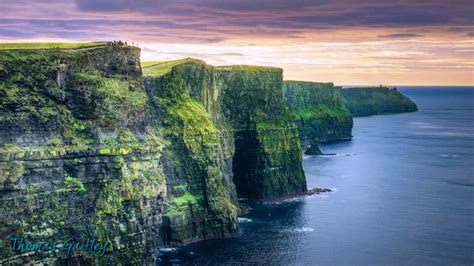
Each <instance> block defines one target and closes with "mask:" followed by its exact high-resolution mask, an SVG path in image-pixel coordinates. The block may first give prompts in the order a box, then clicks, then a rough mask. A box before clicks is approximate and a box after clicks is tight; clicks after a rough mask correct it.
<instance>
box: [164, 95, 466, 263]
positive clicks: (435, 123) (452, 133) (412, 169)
mask: <svg viewBox="0 0 474 266" xmlns="http://www.w3.org/2000/svg"><path fill="white" fill-rule="evenodd" d="M399 90H400V91H401V92H402V93H403V94H405V95H407V96H408V97H410V98H411V99H412V100H414V101H415V102H416V103H417V105H418V108H419V111H418V112H415V113H403V114H388V115H378V116H369V117H357V118H355V119H354V129H353V139H352V140H351V141H345V142H338V143H333V144H327V145H323V146H322V150H323V152H325V153H335V154H336V155H333V156H329V155H328V156H305V157H304V163H303V164H304V170H305V173H306V178H307V182H308V188H313V187H323V188H331V189H332V190H333V192H330V193H324V194H320V195H313V196H308V197H304V198H300V199H293V200H289V201H286V202H283V203H280V204H275V205H266V206H255V207H254V209H253V210H251V211H250V212H249V213H247V214H245V215H243V216H242V217H241V218H240V219H239V221H240V226H241V229H242V236H241V237H238V238H233V239H223V240H210V241H204V242H200V243H196V244H191V245H188V246H186V247H183V248H179V249H171V250H167V251H166V252H160V253H161V263H160V264H178V265H180V264H199V265H202V264H212V265H229V264H247V265H248V264H250V265H473V264H474V174H473V173H474V88H466V87H399Z"/></svg>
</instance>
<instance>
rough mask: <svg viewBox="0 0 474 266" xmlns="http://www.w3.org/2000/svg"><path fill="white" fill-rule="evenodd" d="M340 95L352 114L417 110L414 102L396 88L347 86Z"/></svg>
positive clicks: (361, 114) (363, 114) (364, 114)
mask: <svg viewBox="0 0 474 266" xmlns="http://www.w3.org/2000/svg"><path fill="white" fill-rule="evenodd" d="M342 95H343V97H344V103H345V105H346V106H347V108H348V109H349V111H351V113H352V114H353V115H354V116H366V115H376V114H386V113H404V112H416V111H418V108H417V106H416V104H415V103H414V102H413V101H412V100H410V98H408V97H406V96H404V95H403V94H401V93H400V92H399V91H397V89H396V88H393V89H390V88H387V87H362V88H347V89H344V90H342Z"/></svg>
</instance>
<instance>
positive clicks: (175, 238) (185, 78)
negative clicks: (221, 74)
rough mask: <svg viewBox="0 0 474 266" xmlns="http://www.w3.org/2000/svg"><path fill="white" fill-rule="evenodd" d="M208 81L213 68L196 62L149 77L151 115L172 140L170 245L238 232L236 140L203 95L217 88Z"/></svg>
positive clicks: (169, 162) (166, 227) (168, 173)
mask: <svg viewBox="0 0 474 266" xmlns="http://www.w3.org/2000/svg"><path fill="white" fill-rule="evenodd" d="M161 67H164V66H161ZM161 67H160V68H161ZM208 82H209V75H208V73H207V69H205V67H204V65H202V64H194V63H189V64H178V65H177V66H173V68H172V69H171V68H170V69H169V71H168V72H167V73H162V74H156V73H155V74H154V75H150V76H147V77H146V78H145V88H146V89H147V92H148V95H149V99H150V102H151V104H150V106H151V120H152V121H153V123H157V125H158V126H159V127H160V128H161V130H162V132H163V133H164V136H165V137H166V140H167V141H168V142H169V145H168V149H167V154H166V156H165V158H166V160H165V162H164V165H165V175H166V179H167V184H168V191H169V197H168V198H167V200H166V204H165V210H164V213H163V220H164V224H163V234H164V235H163V241H164V244H165V245H180V244H184V243H188V242H192V241H197V240H201V239H209V238H217V237H226V236H233V235H236V234H237V233H238V229H237V213H238V207H237V204H236V196H235V187H234V185H233V182H232V172H231V171H232V169H231V156H232V149H233V146H232V145H231V143H229V141H228V139H227V135H228V133H227V131H226V128H225V126H218V124H217V122H215V121H213V119H212V118H211V116H210V114H209V112H208V111H207V110H206V108H205V107H204V105H203V101H202V99H203V97H206V96H205V95H206V94H207V93H212V92H210V91H209V92H208V91H207V89H208V87H207V86H206V84H207V83H208Z"/></svg>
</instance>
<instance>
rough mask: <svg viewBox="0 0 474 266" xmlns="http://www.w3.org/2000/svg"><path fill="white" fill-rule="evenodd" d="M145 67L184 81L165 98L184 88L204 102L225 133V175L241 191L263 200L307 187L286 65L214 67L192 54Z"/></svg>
mask: <svg viewBox="0 0 474 266" xmlns="http://www.w3.org/2000/svg"><path fill="white" fill-rule="evenodd" d="M144 72H145V75H149V76H160V77H159V79H161V80H165V79H168V80H174V81H173V83H174V84H179V85H178V86H177V87H178V88H180V90H177V91H175V92H173V93H171V94H169V95H168V96H166V95H164V93H162V94H163V96H161V98H162V99H161V101H167V100H170V99H171V98H174V97H175V96H174V95H180V94H181V95H183V94H184V96H185V97H186V98H187V97H189V98H191V99H193V100H194V101H197V102H198V103H201V104H202V105H203V107H204V109H205V110H206V112H207V113H208V114H209V116H210V117H211V119H212V122H213V123H214V125H215V127H216V128H217V130H218V131H220V132H221V135H222V138H221V141H220V142H221V143H223V147H224V149H223V152H224V154H223V156H221V157H222V158H226V159H224V161H225V163H222V164H221V165H223V166H224V168H223V172H224V176H225V177H224V180H226V181H225V182H226V183H229V182H230V181H228V180H229V179H230V178H232V180H233V181H234V183H235V186H236V189H237V193H238V195H239V196H242V197H247V198H250V199H252V200H261V199H268V198H274V197H279V196H285V195H289V194H293V193H298V192H302V191H305V190H306V182H305V178H304V173H303V170H302V166H301V150H300V147H299V146H300V145H299V140H298V135H297V129H296V126H295V124H294V123H293V122H292V120H293V116H292V114H291V113H290V112H289V111H288V110H287V108H286V107H285V106H284V102H283V95H282V89H281V88H282V71H281V69H275V68H267V67H252V66H230V67H212V66H209V65H206V64H205V63H204V62H202V61H197V60H192V59H187V60H181V61H174V62H166V63H160V64H156V65H152V66H149V67H147V68H145V69H144ZM147 79H148V78H147ZM157 83H160V84H162V85H161V86H162V87H166V86H167V85H166V84H170V82H169V81H168V82H157ZM145 84H149V82H148V81H146V82H145ZM146 87H147V90H150V89H151V90H158V91H166V90H164V89H163V88H162V87H158V88H157V87H156V86H155V87H154V88H153V87H151V88H150V89H149V88H148V87H149V86H148V85H146ZM158 93H160V92H158ZM163 120H166V119H163ZM234 149H235V150H234ZM234 151H235V152H234ZM229 162H231V164H229ZM229 165H231V166H232V171H231V170H230V169H229V168H228V167H229ZM226 173H228V174H226ZM231 173H233V177H231ZM229 177H230V178H229ZM229 194H230V195H232V192H230V193H229ZM234 198H235V197H234Z"/></svg>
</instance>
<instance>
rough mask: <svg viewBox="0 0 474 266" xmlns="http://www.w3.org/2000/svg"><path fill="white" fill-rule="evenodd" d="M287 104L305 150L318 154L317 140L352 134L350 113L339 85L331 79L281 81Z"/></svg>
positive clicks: (328, 139) (344, 138)
mask: <svg viewBox="0 0 474 266" xmlns="http://www.w3.org/2000/svg"><path fill="white" fill-rule="evenodd" d="M283 84H284V86H283V91H284V96H285V101H286V104H287V106H288V108H289V109H290V110H291V111H293V112H294V113H295V115H296V124H297V126H298V131H299V136H300V140H301V144H302V145H303V148H304V149H305V150H306V153H307V154H321V151H320V150H319V147H318V143H320V142H328V141H336V140H347V139H350V138H351V137H352V135H351V132H352V125H353V122H352V116H351V114H350V112H349V111H348V110H347V108H346V107H345V105H344V103H343V99H342V95H341V91H342V88H341V87H335V86H334V84H333V83H318V82H305V81H284V83H283Z"/></svg>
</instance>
